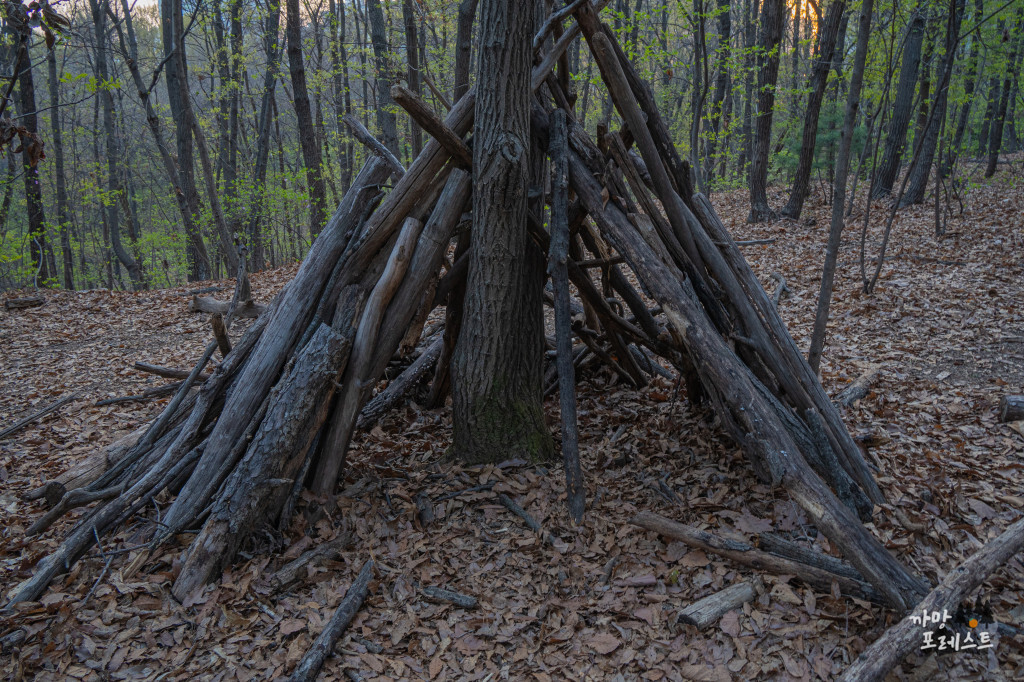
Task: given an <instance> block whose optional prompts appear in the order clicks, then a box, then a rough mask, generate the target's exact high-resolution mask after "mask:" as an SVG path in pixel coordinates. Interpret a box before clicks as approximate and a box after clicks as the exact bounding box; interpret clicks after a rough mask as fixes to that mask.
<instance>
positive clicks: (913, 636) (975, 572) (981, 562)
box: [839, 519, 1024, 682]
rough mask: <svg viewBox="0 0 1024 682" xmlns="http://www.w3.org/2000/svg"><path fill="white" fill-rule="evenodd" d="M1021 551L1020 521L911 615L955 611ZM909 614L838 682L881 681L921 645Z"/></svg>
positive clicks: (1022, 523)
mask: <svg viewBox="0 0 1024 682" xmlns="http://www.w3.org/2000/svg"><path fill="white" fill-rule="evenodd" d="M1022 549H1024V519H1020V520H1018V521H1017V522H1016V523H1014V524H1013V525H1011V526H1010V527H1009V528H1007V529H1006V530H1005V531H1004V532H1003V533H1002V534H1001V535H999V536H998V537H997V538H995V539H994V540H990V541H989V542H988V543H986V544H985V546H984V547H982V548H981V549H979V550H978V551H977V552H975V553H974V554H973V555H971V558H969V559H967V561H965V562H964V563H962V564H960V565H959V566H957V567H956V568H954V569H952V570H951V571H950V572H949V573H947V574H946V577H945V578H943V580H942V582H940V583H939V585H938V586H937V587H936V588H935V589H933V590H932V591H931V592H929V593H928V595H927V596H926V597H925V598H924V600H922V601H921V603H920V604H918V605H917V608H915V609H914V611H915V612H917V613H920V612H922V611H926V612H928V613H932V612H935V611H939V612H942V611H951V612H952V611H956V609H957V607H959V605H960V602H962V601H963V600H964V599H965V598H966V597H967V596H968V595H970V593H971V592H972V591H974V590H975V589H977V588H978V586H979V585H981V584H982V583H983V582H985V580H986V579H987V578H988V576H989V575H990V574H991V573H992V572H993V571H995V570H996V569H997V568H999V567H1000V566H1004V565H1005V564H1006V562H1007V561H1009V560H1010V559H1011V558H1012V557H1013V556H1014V555H1016V554H1018V553H1020V551H1021V550H1022ZM912 616H913V613H912V614H910V615H906V616H904V617H903V618H902V619H901V620H900V621H899V622H898V623H897V624H896V625H894V626H893V627H891V628H889V630H887V631H886V632H885V634H883V635H882V636H881V637H879V638H878V639H877V640H875V642H874V643H872V644H871V646H869V647H868V648H867V649H865V650H864V652H863V653H862V654H861V655H860V656H859V657H857V660H856V661H854V662H853V665H851V666H850V667H849V668H847V669H846V670H845V671H844V672H843V675H842V676H841V677H840V678H839V679H840V681H841V682H873V681H875V680H883V679H885V676H886V675H887V674H888V673H889V671H890V670H892V669H893V668H894V667H896V666H897V665H899V663H900V661H902V660H903V659H904V658H906V657H907V656H908V655H909V654H910V653H911V652H912V651H914V650H915V649H919V648H920V645H921V636H922V635H921V633H922V631H923V628H922V627H921V617H920V616H918V620H917V621H916V622H915V621H914V620H913V619H912Z"/></svg>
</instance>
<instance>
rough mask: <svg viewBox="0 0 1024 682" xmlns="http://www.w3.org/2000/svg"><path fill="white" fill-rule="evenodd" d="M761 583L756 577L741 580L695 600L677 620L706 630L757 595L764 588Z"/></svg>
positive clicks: (681, 612) (680, 613)
mask: <svg viewBox="0 0 1024 682" xmlns="http://www.w3.org/2000/svg"><path fill="white" fill-rule="evenodd" d="M759 583H760V580H758V579H756V578H755V579H754V580H753V581H743V582H739V583H736V584H735V585H730V586H729V587H727V588H725V589H724V590H720V591H718V592H715V593H714V594H710V595H708V596H706V597H704V598H703V599H701V600H700V601H695V602H694V603H692V604H690V605H689V606H687V607H686V608H685V609H683V610H682V611H680V612H679V617H678V619H677V622H679V623H684V624H686V625H693V626H696V628H697V629H698V630H704V629H706V628H708V627H709V626H711V625H714V624H715V623H717V622H718V621H719V619H720V618H721V617H722V616H724V615H725V614H727V613H728V612H729V611H732V610H733V609H736V608H739V607H741V606H743V605H744V604H746V603H747V602H748V601H750V600H752V599H753V598H754V597H756V596H757V593H758V592H759V591H760V590H763V589H764V588H763V587H761V586H760V585H759Z"/></svg>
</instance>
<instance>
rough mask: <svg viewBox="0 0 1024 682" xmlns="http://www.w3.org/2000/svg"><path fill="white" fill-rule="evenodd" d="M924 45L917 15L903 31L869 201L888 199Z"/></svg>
mask: <svg viewBox="0 0 1024 682" xmlns="http://www.w3.org/2000/svg"><path fill="white" fill-rule="evenodd" d="M923 41H924V16H923V15H922V14H921V13H920V12H918V13H916V14H915V15H914V17H913V19H911V20H910V25H909V26H908V27H907V37H906V42H905V43H904V46H903V61H902V63H901V64H900V80H899V83H897V85H896V94H895V96H894V97H893V107H892V118H890V119H889V130H888V133H887V136H886V138H885V151H883V152H882V160H881V162H880V163H879V166H878V171H877V172H876V173H875V189H874V190H873V191H872V198H878V197H884V196H888V195H889V194H890V193H891V192H892V186H893V183H894V182H895V181H896V175H897V174H898V173H899V170H900V163H901V162H902V159H903V148H904V145H905V144H906V142H907V129H908V128H909V127H910V113H911V109H912V108H913V105H914V89H915V87H916V86H917V72H918V69H919V68H920V66H921V43H922V42H923Z"/></svg>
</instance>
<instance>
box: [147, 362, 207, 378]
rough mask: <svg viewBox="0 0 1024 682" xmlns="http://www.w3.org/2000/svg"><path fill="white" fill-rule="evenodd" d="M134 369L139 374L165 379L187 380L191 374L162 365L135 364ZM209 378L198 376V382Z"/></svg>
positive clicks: (204, 374) (185, 370)
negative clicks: (143, 373) (144, 373)
mask: <svg viewBox="0 0 1024 682" xmlns="http://www.w3.org/2000/svg"><path fill="white" fill-rule="evenodd" d="M132 366H133V367H134V368H135V369H137V370H139V371H140V372H146V373H147V374H155V375H157V376H160V377H164V378H167V379H188V375H189V374H191V373H192V372H191V371H190V370H187V369H178V368H176V367H164V366H162V365H151V364H149V363H148V362H136V363H135V364H134V365H132ZM209 378H210V375H209V374H207V373H203V374H200V375H199V380H200V381H206V380H207V379H209Z"/></svg>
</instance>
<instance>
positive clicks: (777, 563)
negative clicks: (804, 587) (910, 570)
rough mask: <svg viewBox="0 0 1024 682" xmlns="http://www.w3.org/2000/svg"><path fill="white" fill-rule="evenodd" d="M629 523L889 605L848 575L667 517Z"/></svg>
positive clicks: (648, 516)
mask: <svg viewBox="0 0 1024 682" xmlns="http://www.w3.org/2000/svg"><path fill="white" fill-rule="evenodd" d="M630 523H632V524H633V525H634V526H640V527H641V528H646V529H647V530H650V531H654V532H655V533H658V534H660V535H664V536H665V537H668V538H672V539H673V540H679V541H680V542H683V543H685V544H687V545H689V546H690V547H693V548H695V549H701V550H704V551H705V552H713V553H715V554H718V555H719V556H722V557H725V558H726V559H729V560H731V561H735V562H736V563H738V564H743V565H744V566H750V567H752V568H756V569H758V570H760V571H767V572H769V573H775V574H780V575H793V576H796V577H797V578H800V580H802V581H804V582H805V583H807V584H808V585H810V586H811V587H813V588H815V589H816V590H820V591H822V592H830V591H831V590H832V583H833V581H834V582H836V583H838V584H839V589H840V591H842V592H843V593H844V594H847V595H850V596H852V597H856V598H858V599H866V600H868V601H872V602H875V603H876V604H884V603H885V602H886V600H885V599H883V597H882V595H880V594H879V593H878V591H876V590H875V589H874V588H873V587H872V586H871V585H869V584H867V583H866V582H864V581H863V580H855V579H852V578H849V577H847V576H845V575H839V574H837V573H832V572H831V571H828V570H826V569H824V568H820V567H818V566H811V565H809V564H804V563H801V562H799V561H794V560H793V559H787V558H786V557H781V556H777V555H775V554H770V553H769V552H762V551H761V550H759V549H756V548H755V547H754V546H753V545H750V544H748V543H746V542H741V541H738V540H730V539H726V538H721V537H718V536H716V535H712V534H711V533H708V532H707V531H703V530H698V529H696V528H692V527H690V526H686V525H683V524H681V523H676V522H675V521H672V520H670V519H666V518H665V517H664V516H659V515H657V514H652V513H651V512H641V513H639V514H637V515H636V516H634V517H633V518H632V519H630Z"/></svg>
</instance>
